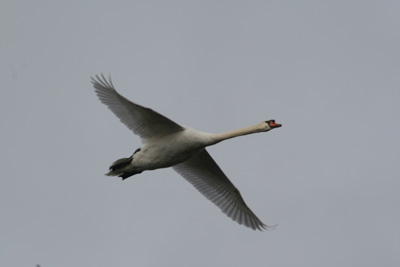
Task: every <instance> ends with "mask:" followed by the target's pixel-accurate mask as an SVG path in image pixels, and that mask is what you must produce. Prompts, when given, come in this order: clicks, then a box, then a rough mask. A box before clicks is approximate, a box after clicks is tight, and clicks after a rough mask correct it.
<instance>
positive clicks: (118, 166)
mask: <svg viewBox="0 0 400 267" xmlns="http://www.w3.org/2000/svg"><path fill="white" fill-rule="evenodd" d="M132 159H133V157H132V156H131V157H129V158H122V159H119V160H117V161H115V162H114V163H113V164H111V166H110V171H109V172H108V173H106V175H107V176H119V177H121V178H122V180H125V179H126V178H128V177H130V176H132V175H134V174H137V173H141V172H135V171H132V170H129V168H127V167H128V166H129V165H130V164H131V162H132Z"/></svg>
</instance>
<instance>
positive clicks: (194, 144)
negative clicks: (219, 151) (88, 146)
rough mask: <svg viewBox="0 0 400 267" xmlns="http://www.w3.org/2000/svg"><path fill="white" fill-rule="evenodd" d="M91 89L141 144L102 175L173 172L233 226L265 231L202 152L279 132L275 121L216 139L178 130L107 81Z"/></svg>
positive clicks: (95, 83)
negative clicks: (251, 136) (223, 143)
mask: <svg viewBox="0 0 400 267" xmlns="http://www.w3.org/2000/svg"><path fill="white" fill-rule="evenodd" d="M96 78H97V79H94V78H92V83H93V86H94V88H95V91H96V94H97V96H98V97H99V99H100V101H101V102H102V103H104V104H105V105H107V106H108V108H109V109H110V110H111V111H112V112H113V113H114V114H115V115H116V116H117V117H118V118H119V119H120V120H121V122H122V123H123V124H125V125H126V126H127V127H128V128H129V129H131V130H132V131H133V132H134V133H135V134H136V135H138V136H140V137H141V139H142V143H143V145H142V147H140V148H139V149H137V150H136V151H135V153H133V155H132V156H130V157H129V158H122V159H119V160H117V161H116V162H114V163H113V164H112V165H111V167H110V171H109V172H108V173H107V175H110V176H120V177H122V178H123V179H126V178H128V177H130V176H132V175H134V174H137V173H141V172H143V171H146V170H154V169H159V168H166V167H172V168H173V169H174V170H175V171H176V172H178V173H179V174H180V175H182V176H183V177H184V178H185V179H186V180H188V181H189V182H190V183H191V184H192V185H193V186H194V187H196V189H197V190H199V191H200V192H201V193H202V194H203V195H204V196H205V197H207V198H208V199H209V200H211V201H212V202H213V203H214V204H215V205H217V206H218V207H219V208H220V209H221V210H222V211H223V212H224V213H225V214H226V215H227V216H229V217H230V218H231V219H232V220H234V221H236V222H238V223H239V224H243V225H245V226H247V227H250V228H252V229H253V230H256V229H258V230H262V229H268V228H269V226H267V225H265V224H264V223H262V222H261V220H260V219H258V218H257V216H256V215H255V214H254V213H253V212H252V211H251V210H250V209H249V207H247V205H246V203H245V202H244V200H243V198H242V196H241V195H240V193H239V191H238V190H237V189H236V187H235V186H234V185H233V184H232V182H231V181H229V179H228V178H227V177H226V175H225V174H224V173H223V171H222V170H221V169H220V168H219V167H218V165H217V164H216V163H215V161H214V160H213V159H212V157H211V156H210V154H209V153H208V152H207V150H206V149H205V147H207V146H210V145H214V144H216V143H219V142H221V141H223V140H226V139H229V138H233V137H237V136H241V135H247V134H252V133H258V132H267V131H269V130H271V129H273V128H278V127H281V125H280V124H277V123H275V121H274V120H269V121H263V122H261V123H258V124H256V125H253V126H250V127H246V128H242V129H238V130H234V131H230V132H225V133H220V134H213V133H205V132H200V131H197V130H194V129H192V128H188V127H182V126H180V125H179V124H177V123H175V122H173V121H171V120H170V119H168V118H166V117H164V116H163V115H161V114H159V113H157V112H155V111H153V110H151V109H149V108H145V107H142V106H140V105H137V104H135V103H132V102H131V101H129V100H128V99H126V98H125V97H123V96H121V95H120V94H119V93H118V92H117V91H116V90H115V88H114V86H113V84H112V81H111V78H109V80H107V79H106V78H105V77H104V75H101V77H99V76H97V75H96Z"/></svg>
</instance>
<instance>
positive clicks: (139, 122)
mask: <svg viewBox="0 0 400 267" xmlns="http://www.w3.org/2000/svg"><path fill="white" fill-rule="evenodd" d="M96 78H97V79H94V78H93V77H92V83H93V87H94V88H95V91H96V94H97V96H98V97H99V99H100V101H101V102H102V103H103V104H105V105H107V106H108V108H109V109H110V110H111V111H112V112H113V113H114V114H115V115H116V116H117V117H118V118H119V119H120V120H121V122H122V123H123V124H125V125H126V126H127V127H128V128H129V129H131V130H132V131H133V132H134V133H135V134H137V135H139V136H140V137H141V138H142V139H149V138H151V137H153V136H155V135H160V134H161V135H164V134H165V135H166V134H170V133H174V132H178V131H182V130H183V127H182V126H180V125H179V124H177V123H175V122H173V121H171V120H170V119H168V118H166V117H164V116H163V115H161V114H159V113H157V112H155V111H154V110H151V109H149V108H145V107H142V106H139V105H137V104H134V103H132V102H131V101H129V100H128V99H126V98H125V97H123V96H121V95H120V94H119V93H118V92H117V91H116V90H115V88H114V85H113V84H112V81H111V77H109V81H107V79H106V78H105V77H104V75H103V74H101V77H99V76H97V75H96Z"/></svg>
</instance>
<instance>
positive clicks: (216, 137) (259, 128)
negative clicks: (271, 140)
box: [210, 123, 269, 145]
mask: <svg viewBox="0 0 400 267" xmlns="http://www.w3.org/2000/svg"><path fill="white" fill-rule="evenodd" d="M264 124H265V123H258V124H255V125H252V126H249V127H245V128H240V129H237V130H233V131H229V132H224V133H217V134H210V135H211V140H212V141H211V144H210V145H214V144H216V143H219V142H221V141H224V140H227V139H230V138H234V137H238V136H242V135H248V134H253V133H259V132H265V131H268V130H269V129H265V126H264Z"/></svg>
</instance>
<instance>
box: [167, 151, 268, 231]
mask: <svg viewBox="0 0 400 267" xmlns="http://www.w3.org/2000/svg"><path fill="white" fill-rule="evenodd" d="M172 168H173V169H174V170H175V171H177V172H178V173H179V174H180V175H182V176H183V177H184V178H185V179H186V180H188V181H189V182H190V183H191V184H192V185H194V187H196V188H197V190H199V191H200V193H202V194H203V195H204V196H205V197H207V198H208V199H209V200H211V201H212V202H213V203H214V204H215V205H217V206H218V207H219V208H220V209H221V210H222V212H224V213H225V214H226V215H227V216H229V217H230V218H231V219H232V220H234V221H236V222H238V223H239V224H244V225H245V226H247V227H250V228H252V229H253V230H256V229H258V230H262V229H267V228H268V226H267V225H265V224H263V223H262V222H261V221H260V219H258V218H257V216H256V215H255V214H254V213H253V212H252V211H251V210H250V209H249V207H247V205H246V203H245V202H244V200H243V198H242V196H241V195H240V193H239V191H238V190H237V189H236V187H235V186H234V185H233V184H232V182H231V181H229V179H228V177H226V175H225V174H224V173H223V172H222V170H221V169H220V168H219V167H218V165H217V163H215V161H214V160H213V159H212V157H211V156H210V154H208V152H207V151H206V150H205V149H204V150H203V151H202V152H200V153H199V154H198V155H196V156H194V157H192V158H191V159H189V160H187V161H185V162H183V163H180V164H177V165H175V166H173V167H172Z"/></svg>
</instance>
